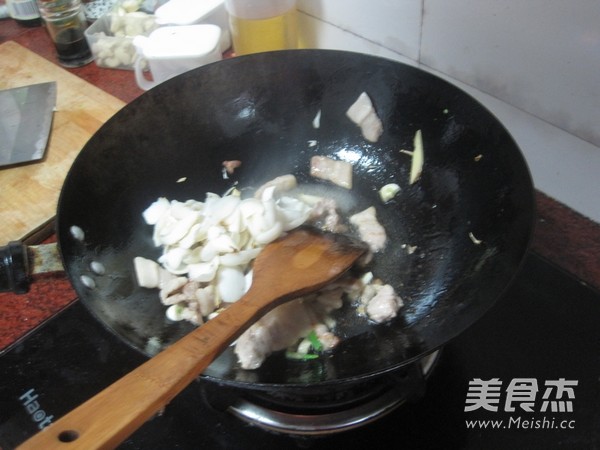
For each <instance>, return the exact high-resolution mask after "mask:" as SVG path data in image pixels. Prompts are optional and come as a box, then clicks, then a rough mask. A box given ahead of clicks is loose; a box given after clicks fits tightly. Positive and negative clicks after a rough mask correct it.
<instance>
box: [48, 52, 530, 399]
mask: <svg viewBox="0 0 600 450" xmlns="http://www.w3.org/2000/svg"><path fill="white" fill-rule="evenodd" d="M363 91H365V92H367V93H368V95H369V96H370V97H371V99H372V100H373V103H374V105H375V108H376V110H377V113H378V114H379V116H380V117H381V119H382V121H383V126H384V133H383V135H382V137H381V138H380V140H379V141H378V142H377V143H370V142H368V141H366V140H365V139H364V138H363V137H362V135H361V132H360V129H359V128H358V127H357V126H355V125H354V124H353V123H352V122H350V121H349V120H348V119H347V118H346V116H345V111H346V109H347V108H348V107H349V106H350V105H351V104H352V103H353V102H354V101H355V100H356V98H357V97H358V95H359V94H360V93H361V92H363ZM319 110H320V111H321V121H320V127H319V128H314V127H313V125H312V122H313V119H314V118H315V116H316V115H317V112H318V111H319ZM419 129H420V130H422V134H423V140H424V148H425V164H424V168H423V174H422V176H421V178H420V180H419V181H418V182H416V183H415V184H413V185H409V183H408V178H409V168H410V162H411V158H410V156H408V155H407V154H405V153H402V152H400V150H402V149H406V150H411V149H412V141H413V137H414V134H415V132H416V131H417V130H419ZM312 140H314V141H316V145H314V146H311V145H310V144H309V141H312ZM312 155H326V156H330V157H332V158H334V159H343V160H348V161H351V162H352V163H353V165H354V188H353V189H352V191H351V193H350V194H351V198H352V203H353V208H354V210H355V211H358V210H361V209H363V208H366V207H367V206H371V205H374V206H375V207H376V208H377V214H378V217H379V218H380V221H381V222H382V223H383V224H384V226H385V228H386V229H387V231H388V235H389V239H390V242H389V244H388V246H387V248H386V249H385V251H384V253H383V254H381V255H379V256H378V257H377V259H376V261H375V267H374V272H375V273H376V274H377V275H378V276H380V277H381V278H383V279H384V280H386V281H387V282H390V283H391V284H393V285H394V287H395V288H396V290H397V292H398V293H399V294H400V295H401V296H402V298H403V299H404V302H405V306H404V308H403V309H401V311H400V314H399V316H398V317H397V318H396V319H394V320H393V321H391V322H390V323H386V324H381V325H368V326H366V325H365V324H364V321H356V320H354V319H353V314H352V312H351V311H350V310H349V309H348V310H343V311H342V313H341V315H340V317H339V328H340V330H341V333H342V334H343V335H345V336H346V339H345V340H344V341H343V343H342V344H341V345H340V346H339V347H337V348H336V349H335V350H334V351H333V352H332V354H331V355H330V356H326V357H323V358H320V359H319V360H315V361H310V362H296V361H289V360H286V359H285V357H284V356H283V355H273V356H272V357H271V358H270V359H268V360H267V362H266V363H265V364H264V365H263V367H262V368H260V369H259V370H256V371H251V372H250V371H244V370H241V369H240V368H239V367H238V366H237V365H236V362H235V357H234V356H233V353H232V352H230V351H227V352H226V353H225V354H223V355H222V356H221V357H220V358H219V359H218V360H217V361H216V362H215V363H214V364H213V365H212V366H211V367H210V368H209V369H208V370H207V372H206V376H207V378H208V379H211V380H213V381H218V382H221V383H225V384H232V385H236V386H242V387H250V388H254V387H259V388H262V387H265V386H267V387H269V386H275V385H278V386H280V387H285V386H298V385H303V384H305V383H311V384H315V383H316V384H329V383H341V382H344V381H352V380H358V379H364V378H368V377H372V376H374V375H378V374H383V373H386V372H388V371H390V370H392V369H395V368H398V367H400V366H402V365H405V364H407V363H409V362H411V361H413V360H415V359H417V358H420V357H423V356H425V355H426V354H428V353H430V352H432V351H434V350H435V349H437V348H439V347H440V346H443V345H444V344H445V343H447V342H448V341H449V340H450V339H452V338H454V337H455V336H457V335H458V334H459V333H461V332H462V331H464V330H465V329H466V328H467V327H468V326H469V325H471V324H472V323H473V322H475V321H476V320H478V319H479V318H480V317H481V316H482V315H483V314H484V313H485V312H486V311H487V310H488V309H489V308H490V307H491V306H492V304H493V303H494V301H495V300H496V299H497V298H498V297H499V296H500V294H501V293H502V292H503V290H504V289H505V288H506V287H507V285H508V284H509V283H510V281H511V280H512V278H513V277H514V275H515V273H516V272H517V270H518V268H519V266H520V263H521V261H522V259H523V256H524V254H525V252H526V249H527V246H528V242H529V239H530V235H531V231H532V223H533V222H532V218H533V189H532V182H531V178H530V175H529V172H528V169H527V166H526V163H525V161H524V159H523V156H522V155H521V153H520V151H519V149H518V147H517V145H516V144H515V142H514V141H513V139H512V138H511V136H510V135H509V133H508V132H507V131H506V129H505V128H504V127H503V126H502V125H501V124H500V122H499V121H498V120H497V119H496V118H495V117H494V116H493V115H492V114H491V113H490V112H489V111H487V110H486V109H485V108H484V107H482V106H481V105H480V104H479V103H478V102H477V101H475V100H474V99H472V98H471V97H470V96H468V95H467V94H465V93H464V92H463V91H461V90H459V89H457V88H456V87H454V86H452V85H450V84H448V83H447V82H445V81H443V80H441V79H439V78H437V77H435V76H432V75H430V74H427V73H425V72H423V71H421V70H418V69H415V68H412V67H409V66H406V65H403V64H400V63H397V62H392V61H389V60H385V59H380V58H376V57H371V56H366V55H360V54H354V53H347V52H338V51H323V50H298V51H286V52H274V53H265V54H257V55H251V56H246V57H238V58H233V59H230V60H225V61H222V62H218V63H215V64H212V65H208V66H204V67H201V68H199V69H196V70H193V71H191V72H188V73H186V74H184V75H181V76H179V77H176V78H175V79H172V80H170V81H168V82H165V83H163V84H161V85H159V86H158V87H157V88H155V89H153V90H151V91H149V92H147V93H145V94H144V95H142V96H141V97H140V98H138V99H137V100H135V101H134V102H132V103H131V104H129V105H127V106H126V107H125V108H123V109H122V110H121V111H120V112H118V113H117V114H116V115H115V116H114V117H112V118H111V119H110V120H109V121H108V122H107V123H106V124H105V125H104V126H103V127H102V128H101V129H100V130H99V131H98V132H97V133H96V134H95V135H94V136H93V137H92V138H91V139H90V141H89V142H88V143H87V145H86V146H85V148H84V149H83V150H82V152H81V153H80V155H79V156H78V157H77V159H76V161H75V162H74V164H73V166H72V168H71V170H70V172H69V174H68V176H67V178H66V181H65V184H64V187H63V190H62V193H61V196H60V201H59V206H58V215H57V231H58V239H59V248H60V251H61V254H62V258H63V262H64V265H65V268H66V270H67V272H68V275H69V277H70V279H71V281H72V283H73V285H74V287H75V289H76V290H77V292H78V294H79V296H80V298H81V301H82V302H83V303H84V304H85V306H87V308H89V310H90V311H91V312H92V313H93V315H94V316H95V317H96V318H97V319H98V320H100V321H101V322H103V323H104V324H105V325H106V326H107V327H108V328H109V329H111V330H112V331H113V332H114V333H116V334H117V335H118V336H119V337H120V338H121V339H122V340H123V341H125V342H126V343H128V344H130V345H131V346H133V347H135V348H137V349H139V350H140V351H141V352H144V353H147V354H149V355H151V354H152V353H154V352H155V351H156V350H157V347H156V345H154V344H155V343H156V342H157V339H158V341H160V343H161V344H162V345H163V346H166V345H169V343H171V342H173V341H174V340H176V339H178V338H179V337H180V336H182V335H183V334H185V333H186V332H187V331H189V330H190V329H191V325H186V324H184V323H173V322H170V321H169V320H167V319H166V318H165V315H164V307H163V306H162V305H161V304H160V302H159V300H158V296H157V293H156V292H154V291H151V290H147V289H142V288H139V287H138V286H137V285H136V283H135V277H134V274H133V264H132V260H133V258H134V257H135V256H144V257H148V258H156V257H158V255H159V254H160V249H157V248H155V247H154V246H153V244H152V240H151V234H152V230H151V227H149V226H148V225H146V224H145V223H144V221H143V220H142V215H141V213H142V211H143V210H144V209H145V208H146V207H148V206H149V205H150V203H151V202H153V201H154V200H155V199H156V198H158V197H160V196H164V197H167V198H169V199H179V200H187V199H190V198H193V199H198V200H203V199H204V196H205V193H206V192H215V193H219V194H222V193H224V192H225V191H226V190H227V189H228V188H229V187H231V186H232V183H233V182H238V183H239V186H242V187H258V186H259V185H261V184H262V183H263V182H265V181H268V180H270V179H272V178H274V177H275V176H279V175H283V174H286V173H293V174H295V175H296V176H297V177H298V179H299V181H300V182H301V183H302V182H306V183H308V182H310V183H315V181H314V180H311V178H310V176H309V174H308V170H309V160H310V157H311V156H312ZM224 160H241V161H242V166H241V167H240V168H239V169H238V170H236V172H235V174H234V175H233V177H232V178H230V179H224V177H223V175H222V170H221V169H222V166H221V163H222V161H224ZM391 182H395V183H398V184H399V185H400V186H401V188H402V190H401V192H400V193H399V194H398V195H397V196H396V197H395V198H394V199H393V200H392V201H391V202H389V203H387V204H383V203H382V202H381V200H379V197H378V190H379V188H381V187H382V186H383V185H385V184H387V183H391ZM332 189H333V188H332ZM339 190H340V191H341V190H342V189H341V188H340V189H339ZM73 226H76V227H79V228H80V229H81V230H83V232H84V238H83V239H76V238H74V236H73V234H72V227H73ZM480 241H481V242H480ZM411 246H415V247H416V250H415V251H414V252H413V253H412V254H409V253H410V252H409V251H407V250H408V249H409V248H410V247H411ZM92 262H99V263H101V264H102V265H103V266H104V268H105V269H106V273H105V274H104V275H98V274H97V273H96V272H94V271H93V270H92V269H91V268H90V264H91V263H92ZM82 277H83V278H82ZM86 277H89V278H91V279H93V282H94V287H93V288H90V287H88V286H86V284H84V282H83V281H82V280H88V281H89V278H86Z"/></svg>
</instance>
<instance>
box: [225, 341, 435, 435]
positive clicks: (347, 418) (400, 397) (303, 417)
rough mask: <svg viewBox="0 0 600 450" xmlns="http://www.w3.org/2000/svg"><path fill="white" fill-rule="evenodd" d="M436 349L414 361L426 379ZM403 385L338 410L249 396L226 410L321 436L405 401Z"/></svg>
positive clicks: (270, 426)
mask: <svg viewBox="0 0 600 450" xmlns="http://www.w3.org/2000/svg"><path fill="white" fill-rule="evenodd" d="M439 353H440V350H437V351H435V352H433V353H431V354H430V355H428V356H426V357H425V358H423V359H422V360H421V361H419V362H418V363H417V364H420V366H421V369H420V370H421V372H422V376H423V378H424V379H426V378H427V377H428V376H429V375H430V374H431V372H432V370H433V368H434V366H435V362H436V361H437V360H438V357H439ZM403 387H404V386H391V387H390V389H387V390H384V391H383V392H380V393H378V394H377V396H375V397H374V398H372V399H370V400H368V401H367V402H365V403H360V404H358V405H356V406H353V407H350V408H348V409H344V410H341V411H334V412H326V413H314V414H297V413H290V412H284V411H278V410H275V409H273V408H269V407H265V406H262V405H259V404H256V403H254V402H251V401H249V400H246V399H243V398H238V399H237V400H236V402H235V403H234V404H233V405H231V406H229V408H228V410H229V412H231V413H232V414H233V415H234V416H236V417H237V418H239V419H241V420H243V421H245V422H247V423H249V424H251V425H255V426H258V427H260V428H262V429H265V430H267V431H272V432H277V433H284V434H288V435H297V436H324V435H330V434H334V433H340V432H343V431H347V430H350V429H353V428H357V427H360V426H363V425H366V424H368V423H371V422H373V421H374V420H376V419H379V418H381V417H383V416H385V415H387V414H389V413H391V412H392V411H394V410H395V409H396V408H398V407H399V406H400V405H402V404H404V403H406V401H407V397H408V396H407V392H406V390H405V389H403Z"/></svg>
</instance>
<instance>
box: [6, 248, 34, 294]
mask: <svg viewBox="0 0 600 450" xmlns="http://www.w3.org/2000/svg"><path fill="white" fill-rule="evenodd" d="M29 282H30V279H29V260H28V257H27V247H26V246H25V245H24V244H23V243H21V242H17V241H12V242H9V243H8V245H5V246H2V247H0V292H14V293H15V294H25V293H26V292H27V291H29Z"/></svg>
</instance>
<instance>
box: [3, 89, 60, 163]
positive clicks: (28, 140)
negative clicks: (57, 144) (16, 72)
mask: <svg viewBox="0 0 600 450" xmlns="http://www.w3.org/2000/svg"><path fill="white" fill-rule="evenodd" d="M55 106H56V82H54V81H51V82H47V83H39V84H33V85H29V86H23V87H18V88H13V89H5V90H2V91H0V166H6V165H14V164H19V163H24V162H29V161H38V160H41V159H42V158H43V157H44V155H45V153H46V147H47V144H48V136H49V135H50V129H51V127H52V118H53V113H54V108H55Z"/></svg>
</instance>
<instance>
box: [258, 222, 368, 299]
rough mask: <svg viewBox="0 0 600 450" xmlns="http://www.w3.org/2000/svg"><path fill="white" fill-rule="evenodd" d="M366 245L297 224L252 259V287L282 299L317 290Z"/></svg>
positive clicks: (357, 256) (358, 254)
mask: <svg viewBox="0 0 600 450" xmlns="http://www.w3.org/2000/svg"><path fill="white" fill-rule="evenodd" d="M367 250H368V247H367V246H366V245H365V244H364V243H363V242H360V241H357V240H355V239H353V238H351V237H349V236H346V235H342V234H334V233H328V232H323V231H320V230H317V229H315V228H310V227H301V228H297V229H295V230H293V231H290V232H289V233H288V234H286V235H285V236H283V237H281V238H279V239H277V240H276V241H274V242H272V243H270V244H269V245H268V246H267V247H265V248H264V250H263V251H262V252H261V253H260V254H259V255H258V257H257V258H256V260H255V261H254V268H253V278H252V280H253V281H252V289H265V290H267V291H268V292H269V295H268V296H267V297H271V298H274V297H277V296H280V295H284V297H283V298H282V300H285V299H289V298H294V297H299V296H301V295H303V294H306V293H309V292H313V291H315V290H318V289H320V288H321V287H323V286H325V285H326V284H328V283H330V282H331V281H333V280H335V279H336V278H338V277H339V276H340V275H342V274H343V273H344V272H346V271H347V270H348V269H350V267H352V265H353V264H354V263H355V262H356V260H357V259H358V258H360V257H361V256H362V255H363V254H365V253H366V251H367Z"/></svg>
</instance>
